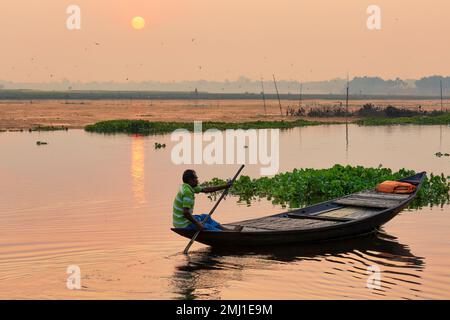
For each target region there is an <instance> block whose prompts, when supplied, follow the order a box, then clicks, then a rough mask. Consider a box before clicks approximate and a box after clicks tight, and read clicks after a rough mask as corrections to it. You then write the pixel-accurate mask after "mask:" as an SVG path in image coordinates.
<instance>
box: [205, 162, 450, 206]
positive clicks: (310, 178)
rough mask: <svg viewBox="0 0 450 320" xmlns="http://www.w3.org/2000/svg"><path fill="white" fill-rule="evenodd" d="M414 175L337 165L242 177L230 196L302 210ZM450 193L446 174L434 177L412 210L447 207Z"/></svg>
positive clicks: (213, 182)
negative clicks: (423, 207) (305, 207)
mask: <svg viewBox="0 0 450 320" xmlns="http://www.w3.org/2000/svg"><path fill="white" fill-rule="evenodd" d="M414 174H415V172H414V171H412V170H407V169H401V170H399V171H397V172H393V171H392V170H391V169H388V168H382V167H378V168H365V167H362V166H349V165H347V166H343V165H339V164H337V165H335V166H333V167H332V168H329V169H310V168H305V169H303V168H302V169H294V170H293V171H291V172H284V173H279V174H277V175H275V176H273V177H261V178H258V179H252V178H250V177H248V176H241V177H240V178H239V179H238V180H237V181H236V182H235V184H234V185H233V187H232V188H231V189H230V194H232V195H234V196H237V197H238V199H239V200H238V201H239V202H244V203H246V204H247V205H250V204H251V202H252V201H255V200H258V199H267V200H269V201H271V202H272V203H273V204H274V205H281V206H282V207H289V208H300V207H304V206H308V205H312V204H315V203H319V202H323V201H327V200H330V199H334V198H338V197H341V196H344V195H347V194H351V193H355V192H358V191H362V190H365V189H371V188H375V186H376V185H377V184H379V183H380V182H383V181H385V180H397V179H401V178H405V177H408V176H411V175H414ZM223 183H225V181H223V180H221V179H218V178H213V179H212V180H211V181H208V182H206V183H205V184H204V185H217V184H223ZM449 191H450V183H449V182H448V181H447V178H446V177H444V175H433V174H431V175H430V176H429V177H427V178H426V180H425V182H424V183H423V187H422V188H421V190H420V192H419V195H418V197H417V199H416V200H415V201H414V202H413V203H411V205H410V207H415V208H417V207H421V206H425V205H444V204H447V203H449V199H450V198H449ZM212 197H214V195H213V196H212Z"/></svg>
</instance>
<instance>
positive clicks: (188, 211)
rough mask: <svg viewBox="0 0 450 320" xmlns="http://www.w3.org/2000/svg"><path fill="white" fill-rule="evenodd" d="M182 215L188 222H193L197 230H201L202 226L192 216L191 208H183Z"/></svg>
mask: <svg viewBox="0 0 450 320" xmlns="http://www.w3.org/2000/svg"><path fill="white" fill-rule="evenodd" d="M183 216H184V217H185V218H186V219H188V220H189V221H190V222H192V223H193V224H195V225H196V226H197V228H198V230H203V226H202V224H201V223H200V222H198V221H197V220H195V219H194V217H193V216H192V214H191V209H189V208H183Z"/></svg>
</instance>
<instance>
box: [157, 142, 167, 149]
mask: <svg viewBox="0 0 450 320" xmlns="http://www.w3.org/2000/svg"><path fill="white" fill-rule="evenodd" d="M165 147H166V144H165V143H162V144H161V143H159V142H155V149H164V148H165Z"/></svg>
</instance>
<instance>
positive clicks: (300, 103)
mask: <svg viewBox="0 0 450 320" xmlns="http://www.w3.org/2000/svg"><path fill="white" fill-rule="evenodd" d="M302 91H303V83H301V82H300V100H299V105H298V107H299V108H301V107H302Z"/></svg>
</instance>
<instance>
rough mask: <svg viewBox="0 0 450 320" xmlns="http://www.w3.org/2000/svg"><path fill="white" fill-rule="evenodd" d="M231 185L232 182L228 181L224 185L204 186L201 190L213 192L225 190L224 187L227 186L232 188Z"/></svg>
mask: <svg viewBox="0 0 450 320" xmlns="http://www.w3.org/2000/svg"><path fill="white" fill-rule="evenodd" d="M230 187H231V182H228V183H227V184H226V185H223V186H214V187H205V188H202V191H201V192H203V193H211V192H216V191H220V190H224V189H227V188H230Z"/></svg>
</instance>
